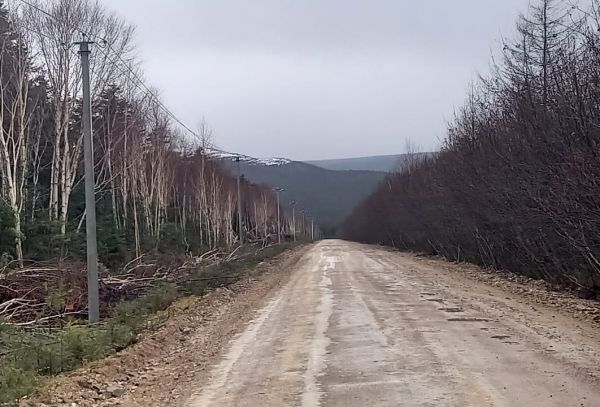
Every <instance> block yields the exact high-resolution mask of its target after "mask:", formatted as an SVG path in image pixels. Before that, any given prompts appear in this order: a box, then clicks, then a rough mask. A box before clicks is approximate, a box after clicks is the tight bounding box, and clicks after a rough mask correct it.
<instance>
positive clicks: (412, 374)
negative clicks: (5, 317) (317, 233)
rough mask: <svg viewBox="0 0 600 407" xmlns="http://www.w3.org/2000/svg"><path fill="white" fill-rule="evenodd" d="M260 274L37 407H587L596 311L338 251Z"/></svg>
mask: <svg viewBox="0 0 600 407" xmlns="http://www.w3.org/2000/svg"><path fill="white" fill-rule="evenodd" d="M264 267H267V266H264ZM268 270H269V271H268V272H266V273H264V274H262V275H261V276H260V277H258V278H256V279H254V280H253V281H251V282H248V281H245V282H240V283H239V284H237V285H235V286H234V287H233V288H232V290H220V291H217V292H213V293H211V294H210V295H208V296H206V297H204V298H202V299H197V300H194V301H192V302H191V303H189V304H184V305H181V304H180V306H182V307H183V308H186V307H187V308H186V309H181V310H179V311H178V312H177V315H176V316H175V317H174V318H172V319H171V320H170V321H169V323H168V324H167V325H166V326H165V327H163V328H162V329H161V330H160V331H159V332H157V333H156V334H153V335H151V336H150V337H148V338H145V339H144V340H142V341H141V342H140V343H139V344H137V345H135V346H134V347H132V348H130V349H127V350H125V351H124V352H121V353H119V354H117V355H114V356H113V357H111V358H109V359H107V360H105V361H100V362H97V363H95V364H92V365H90V366H88V367H86V368H84V369H81V370H80V371H77V372H75V373H73V374H71V375H68V376H65V377H64V378H61V379H60V380H59V381H57V382H56V384H55V385H54V387H50V388H49V389H47V391H46V393H45V395H46V399H43V398H38V399H36V402H40V401H44V402H46V403H47V404H49V405H71V403H76V404H75V405H82V406H86V405H90V406H91V405H123V406H142V405H144V406H203V407H204V406H277V407H279V406H310V407H312V406H344V407H353V406H354V407H357V406H360V407H362V406H477V407H479V406H560V407H563V406H593V407H595V406H600V328H599V325H598V324H597V323H596V322H594V321H595V319H597V318H596V316H597V315H598V314H600V312H598V310H600V307H599V306H598V303H596V302H592V301H585V300H579V299H577V298H574V297H572V296H569V295H566V294H557V293H552V292H549V291H547V290H546V289H545V287H544V286H543V285H540V284H539V283H532V282H527V281H525V280H522V279H514V278H512V277H510V276H508V278H506V276H502V275H500V274H497V273H491V272H485V271H482V270H480V269H478V268H476V267H474V266H464V265H456V264H451V263H447V262H444V261H441V260H434V259H429V258H424V257H419V256H415V255H412V254H405V253H398V252H393V251H389V250H384V249H381V248H377V247H372V246H364V245H359V244H354V243H348V242H343V241H338V240H329V241H323V242H320V243H318V244H316V245H313V246H310V247H304V248H302V249H299V250H297V251H295V252H293V253H288V254H287V255H285V256H284V257H283V258H281V259H279V260H278V261H274V262H272V263H270V264H269V265H268ZM111 386H112V387H111ZM107 389H109V390H111V391H107ZM113 391H115V392H114V394H113ZM28 405H40V404H28Z"/></svg>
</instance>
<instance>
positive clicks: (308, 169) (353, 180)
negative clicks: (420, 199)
mask: <svg viewBox="0 0 600 407" xmlns="http://www.w3.org/2000/svg"><path fill="white" fill-rule="evenodd" d="M225 165H226V167H227V168H229V169H230V171H232V172H233V171H237V166H236V163H235V162H234V161H225ZM241 171H242V173H243V174H244V176H245V177H246V178H247V179H249V180H250V181H251V182H254V183H258V184H260V183H262V184H267V185H276V186H279V187H282V188H284V191H283V192H282V193H281V205H282V207H283V208H285V210H286V211H287V212H289V211H290V208H289V206H288V203H289V202H290V201H292V200H295V201H296V202H297V207H296V209H297V216H298V217H299V218H298V219H300V217H301V214H300V213H299V211H300V210H302V209H304V210H306V211H307V213H309V214H310V215H311V216H314V217H315V219H316V223H318V225H319V227H320V229H321V230H323V231H324V232H325V233H326V234H329V235H331V234H333V233H334V232H335V229H336V228H337V227H338V225H339V224H340V222H342V221H343V220H344V218H345V217H347V216H348V215H350V213H351V212H352V210H353V209H354V208H355V207H356V206H357V205H358V204H359V203H360V202H361V201H362V200H364V199H365V198H366V197H367V196H369V194H370V193H372V192H373V191H374V190H375V189H376V188H377V186H378V185H379V183H380V182H381V181H382V180H383V179H384V178H385V175H386V173H384V172H377V171H331V170H327V169H324V168H320V167H317V166H314V165H310V164H306V163H302V162H291V163H288V164H283V165H256V164H253V163H250V164H249V163H245V162H242V163H241Z"/></svg>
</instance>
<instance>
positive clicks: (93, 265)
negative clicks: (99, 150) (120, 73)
mask: <svg viewBox="0 0 600 407" xmlns="http://www.w3.org/2000/svg"><path fill="white" fill-rule="evenodd" d="M76 44H77V45H79V55H80V56H81V70H82V77H83V160H84V163H85V230H86V237H87V238H86V242H87V278H88V321H89V322H90V323H94V322H98V321H99V320H100V300H99V293H98V242H97V240H96V192H95V186H96V183H95V181H94V146H93V142H92V100H91V96H90V53H91V51H90V45H92V44H93V42H90V41H86V38H85V35H84V36H83V39H82V41H81V42H78V43H76Z"/></svg>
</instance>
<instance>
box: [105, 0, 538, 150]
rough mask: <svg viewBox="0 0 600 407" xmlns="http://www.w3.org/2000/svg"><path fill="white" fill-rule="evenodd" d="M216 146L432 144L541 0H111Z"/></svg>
mask: <svg viewBox="0 0 600 407" xmlns="http://www.w3.org/2000/svg"><path fill="white" fill-rule="evenodd" d="M103 2H104V3H105V4H106V5H107V6H108V7H109V8H110V9H112V10H114V11H116V12H117V13H118V14H119V15H120V16H122V17H123V18H125V19H126V20H128V21H129V22H131V23H133V24H135V25H136V26H137V44H138V54H139V56H140V57H141V58H142V60H143V62H144V64H143V67H144V70H145V74H146V78H147V80H148V83H149V84H150V85H152V86H155V87H158V88H159V89H160V91H161V94H162V95H163V97H164V99H165V101H166V104H167V105H168V106H169V107H170V108H171V110H173V111H174V112H175V114H177V115H178V116H179V117H180V118H182V119H183V120H184V121H185V122H186V123H187V124H188V125H190V127H193V128H196V127H197V125H198V123H199V122H200V121H201V119H202V117H204V118H206V120H207V122H208V123H209V125H210V126H211V127H212V128H213V130H214V133H215V143H216V144H217V145H218V146H219V147H221V148H224V149H227V150H231V151H237V152H242V153H245V154H249V155H253V156H258V157H269V156H281V157H289V158H293V159H321V158H342V157H353V156H366V155H379V154H394V153H400V152H403V150H404V146H405V139H406V138H410V139H411V140H412V141H413V142H414V143H415V144H417V145H418V146H420V147H421V148H422V149H426V150H430V149H434V148H436V147H437V146H438V145H439V140H440V139H441V138H443V137H444V134H445V128H446V123H447V120H448V119H450V118H451V117H452V114H453V111H454V108H455V107H457V106H459V105H461V104H462V102H463V100H464V97H465V94H466V90H467V89H468V86H469V82H470V81H471V80H473V79H474V78H475V77H476V75H477V72H486V71H487V69H488V65H489V61H490V55H491V54H490V53H491V50H497V49H499V47H500V45H499V42H500V38H501V36H511V35H512V34H513V32H514V24H515V21H516V17H517V15H518V14H519V12H525V11H526V9H527V5H528V3H529V0H171V1H165V0H162V1H158V0H103Z"/></svg>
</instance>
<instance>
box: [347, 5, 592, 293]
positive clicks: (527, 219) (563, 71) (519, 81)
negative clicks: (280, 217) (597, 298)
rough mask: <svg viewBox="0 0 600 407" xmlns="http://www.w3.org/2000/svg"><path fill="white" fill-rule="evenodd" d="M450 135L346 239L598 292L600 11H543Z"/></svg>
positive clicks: (497, 61)
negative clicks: (433, 255) (443, 257)
mask: <svg viewBox="0 0 600 407" xmlns="http://www.w3.org/2000/svg"><path fill="white" fill-rule="evenodd" d="M498 51H499V52H498V53H497V55H499V56H497V57H495V58H494V60H493V61H492V64H491V67H492V69H491V73H490V74H488V75H486V76H484V77H481V78H480V79H479V80H477V81H476V82H475V83H474V84H473V86H472V89H471V91H470V92H469V95H468V97H467V100H466V103H465V104H464V106H463V107H462V108H461V109H460V110H458V111H457V113H456V115H455V118H454V119H453V121H452V122H451V123H450V124H449V128H448V133H447V136H446V139H445V141H444V143H443V146H442V148H441V151H440V152H439V153H438V154H436V155H435V156H434V157H431V158H426V159H421V160H418V159H415V160H413V162H412V163H410V164H409V165H406V166H405V168H404V169H403V170H402V171H400V172H398V173H396V174H393V175H390V176H389V177H388V178H387V179H386V180H385V181H384V182H383V183H382V184H381V186H380V188H379V189H378V190H377V191H376V192H375V193H374V194H373V195H372V196H371V197H370V198H369V199H368V200H366V201H365V202H364V203H363V204H362V205H361V206H360V207H359V208H358V209H357V210H356V211H355V212H354V214H353V215H352V216H351V217H350V218H349V219H348V220H347V221H346V223H345V225H344V231H343V233H342V234H343V236H344V237H346V238H350V239H355V240H359V241H364V242H372V243H380V244H386V245H393V246H395V247H399V248H403V249H410V250H416V251H423V252H428V253H434V254H439V255H443V256H446V257H448V258H450V259H454V260H457V261H468V262H474V263H478V264H480V265H483V266H487V267H492V268H496V269H508V270H511V271H515V272H519V273H522V274H525V275H528V276H533V277H536V278H544V279H546V280H549V281H552V282H555V283H560V284H568V285H571V286H575V287H579V288H581V289H582V292H591V291H594V290H596V291H597V290H598V289H600V200H599V197H600V144H599V143H600V2H599V1H597V0H593V1H586V2H579V3H577V2H573V1H568V0H536V1H534V2H532V4H531V5H530V8H529V10H528V11H527V12H526V14H524V15H522V16H521V17H520V18H519V20H518V23H517V35H516V36H515V37H514V38H512V39H506V40H504V46H503V49H502V50H498Z"/></svg>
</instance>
